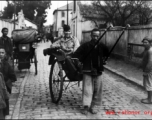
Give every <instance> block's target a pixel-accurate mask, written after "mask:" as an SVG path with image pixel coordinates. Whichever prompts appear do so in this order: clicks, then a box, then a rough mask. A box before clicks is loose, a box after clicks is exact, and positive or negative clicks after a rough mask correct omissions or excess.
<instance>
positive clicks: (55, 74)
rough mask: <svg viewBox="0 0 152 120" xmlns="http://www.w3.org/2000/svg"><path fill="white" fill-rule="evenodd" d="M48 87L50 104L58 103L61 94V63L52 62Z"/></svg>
mask: <svg viewBox="0 0 152 120" xmlns="http://www.w3.org/2000/svg"><path fill="white" fill-rule="evenodd" d="M57 66H58V70H57ZM49 87H50V94H51V98H52V102H53V103H56V104H57V103H58V102H59V101H60V99H61V97H62V92H63V69H62V66H61V63H59V62H57V60H54V62H53V64H52V66H51V71H50V78H49Z"/></svg>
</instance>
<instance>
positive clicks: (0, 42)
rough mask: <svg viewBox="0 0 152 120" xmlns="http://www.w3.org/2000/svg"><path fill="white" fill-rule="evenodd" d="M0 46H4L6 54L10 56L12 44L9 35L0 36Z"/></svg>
mask: <svg viewBox="0 0 152 120" xmlns="http://www.w3.org/2000/svg"><path fill="white" fill-rule="evenodd" d="M0 46H3V47H4V48H5V51H6V54H7V55H8V56H12V53H13V44H12V41H11V39H10V38H9V37H6V38H4V37H3V36H2V37H0Z"/></svg>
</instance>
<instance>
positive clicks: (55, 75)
mask: <svg viewBox="0 0 152 120" xmlns="http://www.w3.org/2000/svg"><path fill="white" fill-rule="evenodd" d="M45 50H46V51H47V53H46V54H47V55H52V56H54V60H53V62H52V64H51V70H50V75H49V87H50V94H51V98H52V102H53V103H56V104H57V103H58V102H59V101H60V99H61V97H62V93H63V91H66V90H67V88H68V87H72V86H74V85H80V82H81V81H82V73H81V69H80V68H81V63H80V62H79V61H78V59H77V58H69V57H68V56H66V54H65V53H64V51H63V50H62V49H52V50H50V49H49V48H48V49H45ZM45 50H44V51H45ZM44 51H43V53H44V55H46V54H45V52H44ZM73 63H75V64H73ZM71 82H73V83H74V84H73V85H70V83H71Z"/></svg>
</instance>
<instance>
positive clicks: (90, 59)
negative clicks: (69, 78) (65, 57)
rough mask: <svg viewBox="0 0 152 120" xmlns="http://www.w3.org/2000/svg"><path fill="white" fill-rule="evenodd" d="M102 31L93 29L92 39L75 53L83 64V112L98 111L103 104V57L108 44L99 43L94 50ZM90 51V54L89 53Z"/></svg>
mask: <svg viewBox="0 0 152 120" xmlns="http://www.w3.org/2000/svg"><path fill="white" fill-rule="evenodd" d="M99 35H100V31H99V30H98V29H93V30H92V32H91V41H89V42H86V43H84V44H82V45H81V46H80V47H79V48H78V49H77V50H76V51H75V53H74V54H73V56H72V57H73V58H78V59H79V60H80V62H82V64H83V69H82V72H83V88H82V92H83V93H82V103H83V106H84V110H83V112H82V113H83V114H87V113H88V111H89V110H90V112H91V113H93V114H96V113H97V112H98V108H97V106H100V105H101V99H102V72H103V71H104V67H103V65H104V63H103V58H104V57H107V56H108V53H109V50H108V48H107V46H105V45H104V44H102V43H99V44H98V45H97V46H96V47H95V48H94V50H93V51H92V52H91V53H89V52H90V50H91V49H92V48H93V47H94V45H95V43H96V41H97V40H98V38H99ZM88 53H89V55H88Z"/></svg>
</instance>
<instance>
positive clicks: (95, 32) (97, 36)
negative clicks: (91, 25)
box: [91, 31, 100, 41]
mask: <svg viewBox="0 0 152 120" xmlns="http://www.w3.org/2000/svg"><path fill="white" fill-rule="evenodd" d="M99 35H100V32H99V31H93V32H92V34H91V38H92V40H94V41H97V40H98V38H99Z"/></svg>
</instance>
